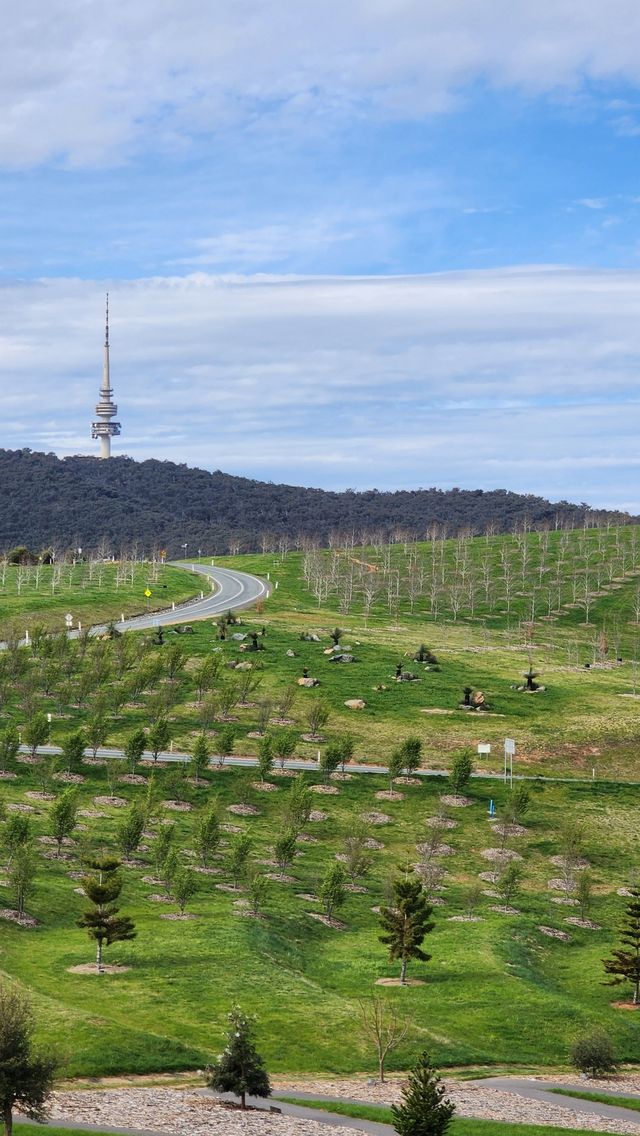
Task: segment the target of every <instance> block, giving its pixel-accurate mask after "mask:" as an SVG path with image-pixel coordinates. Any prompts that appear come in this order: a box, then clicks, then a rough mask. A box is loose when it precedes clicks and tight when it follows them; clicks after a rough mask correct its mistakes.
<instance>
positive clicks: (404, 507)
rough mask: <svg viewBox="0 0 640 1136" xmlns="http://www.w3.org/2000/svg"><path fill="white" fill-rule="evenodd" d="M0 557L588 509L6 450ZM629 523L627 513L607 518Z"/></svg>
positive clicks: (244, 547) (171, 549) (577, 516)
mask: <svg viewBox="0 0 640 1136" xmlns="http://www.w3.org/2000/svg"><path fill="white" fill-rule="evenodd" d="M0 492H1V494H2V508H1V510H0V549H4V550H7V549H8V548H10V547H12V546H14V545H18V544H25V545H27V546H28V547H30V548H33V549H34V550H38V549H41V548H44V547H47V546H49V545H55V546H56V547H57V548H68V547H72V546H78V545H79V546H86V547H87V548H89V547H92V548H94V547H95V546H96V545H97V544H98V543H99V542H100V541H101V540H102V539H103V538H106V540H107V542H108V545H109V546H110V548H111V549H113V551H118V549H119V548H120V547H121V546H122V545H126V546H130V545H131V544H133V543H134V542H135V543H137V544H138V546H139V547H140V548H141V549H145V550H147V551H150V550H151V549H152V548H154V547H155V548H166V549H167V551H168V553H169V555H170V556H177V555H180V552H181V546H183V545H184V544H185V543H187V544H188V549H189V552H195V551H196V550H197V549H198V548H202V550H203V551H206V552H218V553H221V552H226V551H228V550H229V549H230V548H231V549H232V550H235V549H236V548H239V550H241V551H251V550H253V549H257V548H259V547H260V545H261V541H262V538H263V537H264V535H265V534H270V535H272V536H276V537H277V536H282V535H286V536H288V537H289V538H290V539H291V540H296V539H297V538H298V537H300V536H303V535H304V536H311V537H316V538H318V539H319V540H320V541H324V542H326V540H327V538H328V536H329V534H330V533H331V532H342V533H345V532H352V531H353V532H355V534H356V539H357V540H361V539H362V536H363V534H365V533H367V532H369V533H376V534H380V535H381V536H382V538H383V539H385V538H392V537H393V536H394V534H397V533H398V532H399V531H407V532H410V533H415V534H416V535H418V536H422V537H423V536H424V535H425V534H426V532H427V530H428V528H429V526H431V525H434V524H437V525H440V526H446V529H447V533H448V534H449V535H453V534H455V533H456V532H459V531H460V530H462V529H467V530H470V531H472V532H474V533H482V532H485V531H486V530H487V528H490V527H493V528H494V529H495V531H496V532H506V531H510V530H512V529H513V528H514V527H516V526H517V525H518V523H520V522H522V521H524V520H525V519H526V520H527V521H528V522H529V524H530V525H531V526H532V527H539V526H541V525H545V524H550V525H551V526H553V525H555V524H556V523H558V521H560V523H561V524H563V525H569V526H571V525H577V524H580V523H581V522H582V520H583V518H584V515H585V507H584V506H578V505H571V504H568V503H567V502H566V501H561V502H560V503H558V504H552V503H550V502H549V501H545V500H544V499H543V498H541V497H534V496H529V495H527V496H523V495H520V494H517V493H508V492H506V491H505V490H502V489H498V490H493V491H491V492H483V491H482V490H461V489H452V490H448V491H443V490H440V489H416V490H403V491H398V492H394V493H379V492H378V491H377V490H375V489H372V490H369V491H367V492H363V493H354V492H351V491H347V492H344V493H331V492H327V491H325V490H322V489H304V488H300V487H297V486H292V485H272V484H271V483H270V482H263V481H251V480H249V479H248V478H244V477H232V476H231V475H230V474H226V473H220V472H219V471H216V472H215V473H209V472H207V471H206V470H202V469H190V468H189V467H188V466H186V465H176V464H175V463H173V462H168V461H144V462H136V461H133V460H132V459H131V458H126V457H117V458H112V459H111V460H110V461H100V459H98V458H93V457H70V458H64V459H61V458H58V457H56V455H55V454H43V453H33V452H31V450H0ZM607 515H608V516H609V517H610V518H611V519H612V520H614V521H627V520H629V517H628V516H627V515H626V514H614V513H611V514H607Z"/></svg>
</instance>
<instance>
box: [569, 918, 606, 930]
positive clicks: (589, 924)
mask: <svg viewBox="0 0 640 1136" xmlns="http://www.w3.org/2000/svg"><path fill="white" fill-rule="evenodd" d="M565 923H570V924H571V926H572V927H583V928H584V930H585V931H601V930H602V926H601V924H600V923H594V922H593V920H591V919H579V918H578V916H577V915H570V916H569V918H568V919H565Z"/></svg>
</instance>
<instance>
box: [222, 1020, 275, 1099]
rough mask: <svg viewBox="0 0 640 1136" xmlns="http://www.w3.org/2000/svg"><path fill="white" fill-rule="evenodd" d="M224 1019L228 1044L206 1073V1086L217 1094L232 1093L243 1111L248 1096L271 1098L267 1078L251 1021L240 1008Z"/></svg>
mask: <svg viewBox="0 0 640 1136" xmlns="http://www.w3.org/2000/svg"><path fill="white" fill-rule="evenodd" d="M227 1018H228V1021H229V1032H228V1034H227V1044H226V1046H225V1049H224V1052H223V1053H221V1054H220V1056H219V1057H218V1060H217V1061H216V1063H215V1065H212V1066H210V1067H209V1069H208V1070H207V1073H208V1082H207V1083H208V1085H209V1088H211V1089H214V1091H215V1092H217V1093H235V1095H236V1096H238V1097H240V1100H241V1102H242V1107H243V1108H246V1098H247V1093H249V1095H250V1096H254V1097H268V1096H270V1095H271V1085H270V1083H269V1074H268V1073H267V1070H266V1069H265V1066H264V1062H263V1060H262V1057H261V1056H260V1054H259V1053H258V1050H257V1049H256V1045H255V1041H254V1039H253V1019H252V1018H250V1017H248V1016H247V1015H246V1014H244V1013H243V1012H242V1010H241V1009H240V1007H239V1006H234V1007H233V1009H232V1010H231V1012H230V1013H229V1014H228V1015H227Z"/></svg>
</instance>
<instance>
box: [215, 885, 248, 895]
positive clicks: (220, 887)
mask: <svg viewBox="0 0 640 1136" xmlns="http://www.w3.org/2000/svg"><path fill="white" fill-rule="evenodd" d="M216 890H217V891H228V892H231V894H232V895H238V894H239V893H240V892H241V891H242V888H241V887H236V886H235V884H216Z"/></svg>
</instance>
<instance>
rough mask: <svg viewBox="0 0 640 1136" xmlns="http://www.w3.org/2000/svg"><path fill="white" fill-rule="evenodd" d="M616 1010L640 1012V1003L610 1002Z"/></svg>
mask: <svg viewBox="0 0 640 1136" xmlns="http://www.w3.org/2000/svg"><path fill="white" fill-rule="evenodd" d="M609 1005H610V1006H613V1008H614V1010H640V1003H637V1002H610V1003H609Z"/></svg>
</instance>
